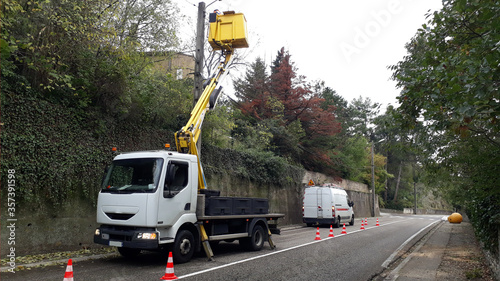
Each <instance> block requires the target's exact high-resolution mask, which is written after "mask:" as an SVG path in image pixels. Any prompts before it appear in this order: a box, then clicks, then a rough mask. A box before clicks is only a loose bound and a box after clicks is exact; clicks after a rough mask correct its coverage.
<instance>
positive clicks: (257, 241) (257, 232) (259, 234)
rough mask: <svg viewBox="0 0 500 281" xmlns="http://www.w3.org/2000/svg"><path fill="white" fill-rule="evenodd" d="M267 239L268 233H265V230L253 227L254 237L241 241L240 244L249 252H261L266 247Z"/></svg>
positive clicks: (257, 226)
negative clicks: (265, 241)
mask: <svg viewBox="0 0 500 281" xmlns="http://www.w3.org/2000/svg"><path fill="white" fill-rule="evenodd" d="M265 238H266V233H265V232H264V228H263V227H262V226H260V225H256V226H254V227H253V230H252V236H251V237H248V238H242V239H240V244H241V246H243V248H245V249H247V250H249V251H260V250H261V249H262V247H264V240H265Z"/></svg>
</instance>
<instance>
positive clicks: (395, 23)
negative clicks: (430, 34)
mask: <svg viewBox="0 0 500 281" xmlns="http://www.w3.org/2000/svg"><path fill="white" fill-rule="evenodd" d="M175 1H176V2H177V4H178V6H179V8H180V10H181V13H182V14H183V15H184V16H185V17H186V20H185V21H184V22H183V26H182V28H183V30H191V31H183V32H181V36H183V37H187V36H189V35H191V36H192V35H193V33H194V30H195V29H196V17H197V9H198V8H197V5H198V2H200V1H193V0H175ZM212 2H213V0H210V1H205V3H206V5H208V6H207V9H206V11H207V13H209V12H212V11H213V10H215V9H218V10H220V11H229V10H233V11H235V12H237V13H243V14H244V15H245V18H246V20H247V29H248V37H249V38H248V41H249V45H250V48H249V50H247V51H246V52H247V53H248V56H247V60H248V62H250V63H251V62H254V61H255V59H256V58H257V57H260V58H262V59H264V61H265V62H266V64H267V65H268V66H269V65H270V64H271V62H272V61H273V60H274V59H275V57H276V54H277V52H278V50H280V49H281V47H285V50H287V51H288V52H289V54H290V55H291V60H292V62H294V64H295V66H296V67H297V69H298V71H297V74H298V75H304V76H305V77H306V80H307V81H309V82H313V81H318V80H322V81H324V82H325V85H326V86H328V87H330V88H332V89H333V90H335V91H336V92H337V94H339V95H341V96H342V97H344V98H345V99H346V100H347V101H349V102H350V101H352V100H353V99H354V98H359V97H360V96H362V97H364V98H366V97H368V98H370V99H371V100H372V102H378V103H380V104H381V105H382V107H381V109H382V111H385V108H386V107H387V105H389V104H392V105H394V106H396V107H397V106H398V102H397V100H396V97H397V96H398V94H399V91H400V90H399V89H397V88H396V82H395V81H392V80H391V79H390V77H391V75H392V71H391V70H389V69H387V67H388V66H390V65H395V64H397V63H398V62H399V61H401V60H402V59H403V56H405V55H406V49H405V47H404V46H405V44H406V43H407V42H409V41H410V39H411V38H412V37H413V36H414V35H415V34H416V32H417V30H418V29H419V28H420V27H421V26H422V24H424V23H426V22H427V20H428V19H426V14H427V12H428V11H429V10H431V11H439V10H440V9H441V8H442V1H441V0H350V1H348V0H344V1H338V0H325V1H323V0H309V1H296V0H265V1H264V0H252V1H249V0H246V1H245V0H222V1H216V2H214V3H213V4H211V3H212ZM209 4H210V5H209ZM207 20H208V15H207ZM189 33H191V34H189ZM237 71H238V72H240V73H239V75H243V74H244V73H245V72H246V70H245V69H238V70H237ZM233 72H234V71H233ZM233 76H234V74H233ZM228 78H229V77H228ZM229 80H231V79H230V78H229ZM221 83H222V85H223V86H224V85H225V84H230V83H231V81H223V82H221ZM225 87H226V86H225ZM229 87H231V85H229Z"/></svg>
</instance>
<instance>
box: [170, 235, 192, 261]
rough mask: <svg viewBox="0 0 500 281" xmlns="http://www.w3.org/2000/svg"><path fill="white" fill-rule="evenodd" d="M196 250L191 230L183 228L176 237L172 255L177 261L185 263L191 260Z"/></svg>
mask: <svg viewBox="0 0 500 281" xmlns="http://www.w3.org/2000/svg"><path fill="white" fill-rule="evenodd" d="M194 250H195V245H194V236H193V233H191V231H189V230H181V231H180V232H179V233H178V234H177V236H176V237H175V242H174V248H173V249H172V256H173V258H174V262H175V263H185V262H188V261H190V260H191V258H192V257H193V254H194Z"/></svg>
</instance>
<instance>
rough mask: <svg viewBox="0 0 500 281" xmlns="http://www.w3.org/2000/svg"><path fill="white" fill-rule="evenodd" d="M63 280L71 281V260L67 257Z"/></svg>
mask: <svg viewBox="0 0 500 281" xmlns="http://www.w3.org/2000/svg"><path fill="white" fill-rule="evenodd" d="M63 281H73V261H72V260H71V259H69V261H68V265H67V266H66V272H65V273H64V279H63Z"/></svg>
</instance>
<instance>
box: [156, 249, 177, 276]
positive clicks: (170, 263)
mask: <svg viewBox="0 0 500 281" xmlns="http://www.w3.org/2000/svg"><path fill="white" fill-rule="evenodd" d="M160 279H161V280H175V279H177V276H175V274H174V259H173V257H172V252H169V253H168V260H167V268H166V269H165V275H163V277H162V278H160Z"/></svg>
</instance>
